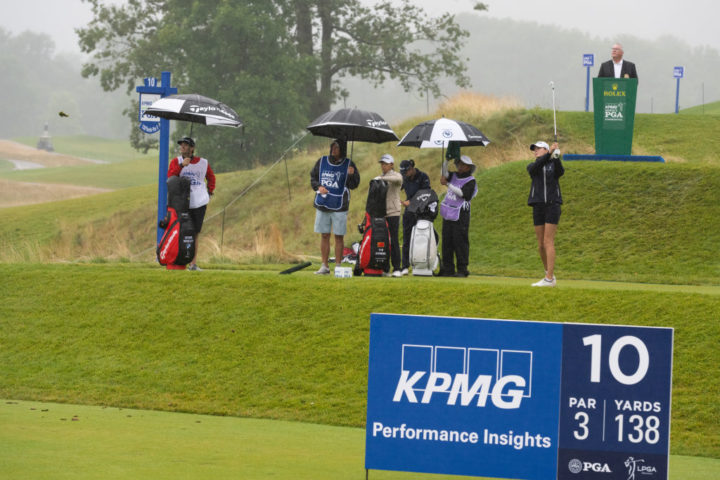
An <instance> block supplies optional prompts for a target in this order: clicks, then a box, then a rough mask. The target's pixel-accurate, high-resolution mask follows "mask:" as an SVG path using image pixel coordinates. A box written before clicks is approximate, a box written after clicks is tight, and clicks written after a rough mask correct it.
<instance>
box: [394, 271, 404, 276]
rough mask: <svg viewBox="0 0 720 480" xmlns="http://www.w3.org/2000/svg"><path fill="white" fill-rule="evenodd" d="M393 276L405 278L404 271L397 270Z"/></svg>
mask: <svg viewBox="0 0 720 480" xmlns="http://www.w3.org/2000/svg"><path fill="white" fill-rule="evenodd" d="M392 276H393V277H402V276H403V273H402V270H395V271H394V272H393V273H392Z"/></svg>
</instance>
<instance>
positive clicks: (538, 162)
mask: <svg viewBox="0 0 720 480" xmlns="http://www.w3.org/2000/svg"><path fill="white" fill-rule="evenodd" d="M530 150H532V151H533V152H534V153H535V161H534V162H532V163H530V164H529V165H528V166H527V171H528V173H529V174H530V178H531V179H532V184H531V186H530V196H529V197H528V205H530V206H531V207H533V224H534V225H535V236H536V237H537V242H538V251H539V252H540V258H541V259H542V262H543V265H544V266H545V277H543V279H542V280H540V281H539V282H536V283H533V284H532V286H533V287H554V286H555V233H556V232H557V226H558V222H560V213H561V209H560V205H562V195H561V193H560V183H559V181H558V180H559V179H560V177H562V176H563V174H564V173H565V168H564V167H563V164H562V161H561V160H560V149H559V148H558V144H557V142H555V143H553V144H552V146H549V147H548V144H547V143H546V142H543V141H538V142H535V143H533V144H532V145H530ZM551 151H552V154H551V153H550V152H551Z"/></svg>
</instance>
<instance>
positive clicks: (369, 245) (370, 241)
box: [353, 179, 391, 276]
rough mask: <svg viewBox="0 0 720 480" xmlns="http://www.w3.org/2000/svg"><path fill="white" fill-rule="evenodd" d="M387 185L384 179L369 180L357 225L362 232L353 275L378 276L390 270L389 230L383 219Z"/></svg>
mask: <svg viewBox="0 0 720 480" xmlns="http://www.w3.org/2000/svg"><path fill="white" fill-rule="evenodd" d="M387 190H388V186H387V183H386V182H385V181H384V180H380V179H373V180H371V181H370V188H369V189H368V198H367V202H366V203H365V218H364V219H363V222H362V223H360V224H359V225H358V230H359V231H360V233H362V234H363V239H362V242H360V250H359V252H358V256H357V262H356V263H355V269H354V271H353V274H354V275H361V274H363V273H364V274H365V275H368V276H380V275H382V274H383V273H385V272H388V271H389V270H390V248H391V245H390V230H389V229H388V224H387V220H385V212H386V204H385V200H386V197H387Z"/></svg>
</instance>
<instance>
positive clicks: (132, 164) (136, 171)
mask: <svg viewBox="0 0 720 480" xmlns="http://www.w3.org/2000/svg"><path fill="white" fill-rule="evenodd" d="M0 175H1V176H2V178H4V179H6V180H13V181H18V182H40V183H65V184H70V185H82V186H86V187H99V188H110V189H121V188H129V187H135V186H139V185H149V184H155V185H157V178H158V158H157V155H155V156H153V155H150V154H148V155H145V156H144V157H141V158H137V157H135V158H133V159H131V160H127V161H124V162H115V163H110V164H93V165H78V166H72V167H55V168H37V169H31V170H14V171H7V170H5V171H3V170H0Z"/></svg>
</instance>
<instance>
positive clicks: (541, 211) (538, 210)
mask: <svg viewBox="0 0 720 480" xmlns="http://www.w3.org/2000/svg"><path fill="white" fill-rule="evenodd" d="M532 207H533V225H535V226H536V227H538V226H540V225H545V224H546V223H551V224H553V225H557V224H558V223H560V213H561V208H560V204H559V203H538V204H535V205H533V206H532Z"/></svg>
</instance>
